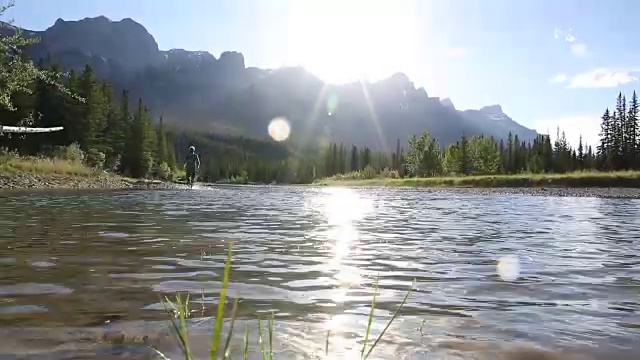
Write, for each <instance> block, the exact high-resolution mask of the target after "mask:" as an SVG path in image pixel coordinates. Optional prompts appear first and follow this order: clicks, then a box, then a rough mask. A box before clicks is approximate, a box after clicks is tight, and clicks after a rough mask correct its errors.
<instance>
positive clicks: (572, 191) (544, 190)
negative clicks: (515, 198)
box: [358, 186, 640, 199]
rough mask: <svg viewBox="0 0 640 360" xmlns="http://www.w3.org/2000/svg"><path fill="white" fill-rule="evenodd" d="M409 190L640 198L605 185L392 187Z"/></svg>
mask: <svg viewBox="0 0 640 360" xmlns="http://www.w3.org/2000/svg"><path fill="white" fill-rule="evenodd" d="M358 188H380V187H379V186H370V187H369V186H362V187H358ZM391 188H392V189H403V190H408V191H421V192H425V193H443V192H446V193H457V194H476V195H530V196H557V197H591V198H619V199H640V189H639V188H617V187H616V188H604V187H584V188H577V187H576V188H569V187H529V188H526V187H523V188H515V187H508V188H507V187H505V188H485V187H391Z"/></svg>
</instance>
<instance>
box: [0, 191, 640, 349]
mask: <svg viewBox="0 0 640 360" xmlns="http://www.w3.org/2000/svg"><path fill="white" fill-rule="evenodd" d="M639 205H640V202H638V201H636V200H624V199H597V198H566V197H565V198H553V197H527V196H520V195H472V194H468V195H465V194H463V193H460V192H456V193H448V192H444V191H442V192H423V191H418V190H411V189H359V190H350V189H332V188H310V187H219V188H215V189H204V190H198V191H195V190H194V191H154V192H151V191H137V192H122V191H111V192H90V193H83V192H73V191H69V192H44V191H43V192H35V193H31V194H25V195H15V196H12V197H7V198H3V203H0V219H2V220H1V222H2V224H3V226H4V228H5V229H8V230H6V231H4V232H2V233H0V270H2V277H0V319H2V322H1V324H2V325H0V330H3V329H6V330H7V331H8V332H7V333H6V334H3V335H2V336H3V339H9V340H8V341H6V346H5V344H4V343H3V344H2V345H0V357H2V354H3V353H10V354H20V353H26V351H27V349H30V350H29V351H32V352H31V353H33V351H35V350H34V348H37V347H38V346H36V345H37V344H35V343H32V344H31V348H30V347H29V346H26V345H24V344H27V343H28V341H27V340H26V339H27V338H28V337H29V336H40V338H39V339H40V341H39V342H38V343H42V344H43V345H42V346H41V350H39V351H45V349H46V348H48V349H49V351H50V352H51V356H52V358H56V357H55V356H58V355H53V353H56V350H55V349H59V350H60V351H67V350H68V349H70V348H73V346H75V347H76V350H77V351H85V350H86V349H88V348H84V347H83V346H85V345H86V344H87V339H86V336H89V335H86V334H85V333H84V332H83V331H89V330H88V329H89V328H91V329H93V330H91V331H94V330H95V329H99V331H107V330H106V327H108V326H111V325H107V324H118V326H122V327H135V330H131V329H130V331H133V332H134V333H145V334H149V333H154V331H156V332H157V328H158V326H160V325H158V324H159V322H158V321H159V320H164V319H165V318H166V314H165V313H164V312H163V311H159V310H162V309H163V306H162V305H161V304H160V302H159V299H160V296H161V295H165V294H170V293H174V292H188V293H190V294H191V299H192V302H193V303H194V304H195V305H194V306H195V307H204V308H203V309H202V311H203V313H202V314H201V315H199V316H200V318H199V319H194V320H193V321H194V322H196V323H197V324H199V325H197V326H195V328H194V331H193V336H194V337H196V338H197V337H199V336H201V337H203V338H207V336H206V335H205V334H206V333H207V331H210V327H209V328H208V327H207V326H204V325H203V324H205V323H206V324H209V323H210V320H209V321H208V322H207V318H206V316H209V315H211V314H213V312H214V311H215V307H214V306H213V305H215V304H217V301H218V294H219V292H220V277H221V273H222V268H223V267H224V262H225V259H226V249H227V246H228V245H229V244H230V243H232V244H233V252H234V256H233V262H232V273H231V287H230V289H229V296H230V297H231V298H234V297H239V298H241V299H242V300H241V302H240V308H239V310H238V311H239V313H240V320H239V322H246V323H248V324H253V323H254V322H255V320H256V319H257V317H258V316H265V315H266V314H269V313H271V312H273V313H274V315H275V316H276V318H277V319H278V321H277V327H278V329H277V330H278V331H277V336H278V337H279V339H280V340H279V341H278V345H277V347H278V353H279V354H282V355H283V356H284V357H285V358H286V357H287V355H286V354H290V356H289V358H315V357H316V356H318V354H322V353H323V351H324V340H325V339H324V337H325V336H326V332H327V330H331V332H332V334H333V337H332V338H331V341H332V345H333V349H334V350H332V351H333V354H334V355H335V356H337V357H340V356H350V355H349V354H352V352H353V351H354V350H353V349H359V347H360V346H361V344H360V343H359V341H361V335H362V333H363V329H364V328H365V327H366V320H367V319H366V318H367V316H368V314H369V310H370V309H369V306H370V303H371V299H372V294H373V288H374V286H375V284H376V281H377V286H378V288H379V291H378V295H377V298H376V303H377V310H376V312H375V314H376V316H379V317H380V318H379V319H377V320H376V322H375V325H374V327H375V329H374V333H375V332H379V331H381V328H382V327H383V326H384V321H385V320H386V319H388V318H389V317H390V316H391V314H392V313H393V311H395V308H396V306H397V304H398V303H399V302H400V300H401V299H402V297H403V296H404V294H405V293H406V291H407V289H408V288H409V287H410V286H411V284H412V283H413V284H414V293H413V295H412V296H411V297H410V298H409V299H408V301H407V304H406V307H405V309H404V310H403V312H402V314H401V316H400V319H399V321H398V322H397V323H395V324H394V325H392V327H391V328H390V329H389V331H388V333H387V335H386V338H385V339H384V340H383V342H382V343H381V346H382V347H381V350H380V353H379V354H378V355H377V356H380V357H379V358H391V357H398V356H400V357H401V358H403V356H405V358H409V357H410V356H417V357H421V356H424V354H427V353H429V354H434V353H437V354H439V355H438V356H439V357H438V358H442V359H449V358H451V359H453V358H477V356H479V355H478V354H479V353H481V352H483V351H485V350H487V349H493V348H494V347H499V346H501V345H500V344H503V343H511V342H516V343H534V344H537V345H539V346H543V347H547V348H566V347H571V346H574V347H575V346H577V347H592V346H604V345H607V346H613V347H617V348H635V347H636V346H637V344H638V341H637V339H638V338H639V337H638V335H640V316H639V312H640V301H639V300H638V297H637V294H638V291H639V290H640V259H639V258H638V253H639V250H640V245H639V241H640V240H639V239H640V216H639V215H640V206H639ZM504 259H516V260H511V261H517V267H516V268H513V269H511V273H510V276H513V280H512V281H507V280H505V276H504V274H503V273H501V272H500V273H499V272H498V270H499V269H500V267H501V266H502V267H504V266H506V265H505V264H507V262H506V261H505V260H504ZM499 264H502V265H499ZM227 316H228V314H227ZM132 324H143V325H141V326H140V327H138V326H137V325H136V326H133V325H132ZM421 324H422V325H424V324H426V325H425V326H422V327H421ZM61 326H64V329H66V330H64V331H61V330H56V329H61ZM251 326H253V327H252V328H251V329H252V330H251V331H253V330H254V327H255V325H251ZM25 327H31V329H32V330H29V331H26V330H25V331H24V332H22V331H13V330H15V329H16V328H25ZM418 328H420V331H418V330H417V329H418ZM80 329H84V330H80ZM49 330H50V331H51V332H49ZM81 333H82V334H83V335H82V336H79V335H78V334H81ZM62 334H65V335H62ZM90 337H92V340H91V341H89V342H95V343H96V344H103V345H104V342H103V341H100V339H99V338H100V336H99V335H90ZM93 337H96V338H93ZM163 339H164V338H163V337H162V336H159V335H158V336H156V337H154V338H153V340H154V341H158V342H161V343H162V344H161V345H162V346H164V349H165V350H166V351H168V352H169V353H171V352H172V351H175V350H176V349H175V344H173V345H174V347H173V348H172V345H171V343H170V342H169V341H166V340H163ZM236 340H237V341H239V343H240V344H241V343H242V339H241V338H238V339H236ZM452 340H455V341H454V342H452ZM52 344H55V345H52ZM80 344H83V345H82V346H80ZM234 344H235V342H234ZM479 344H483V345H482V346H480V345H479ZM12 346H13V347H12ZM96 346H97V345H96ZM162 346H161V347H162ZM196 346H199V345H196ZM21 349H22V350H21ZM468 349H475V350H474V351H470V352H469V351H467V350H468ZM87 351H88V350H87ZM95 351H96V353H98V351H97V350H95ZM101 351H102V350H101ZM487 351H488V350H487ZM491 351H493V350H491ZM58 353H62V352H58ZM402 354H404V355H402ZM60 356H62V355H60ZM58 358H62V357H58Z"/></svg>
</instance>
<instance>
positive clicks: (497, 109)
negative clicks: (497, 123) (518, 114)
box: [480, 104, 504, 115]
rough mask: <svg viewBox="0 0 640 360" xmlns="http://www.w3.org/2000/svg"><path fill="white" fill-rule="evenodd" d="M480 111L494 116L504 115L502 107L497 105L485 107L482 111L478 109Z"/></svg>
mask: <svg viewBox="0 0 640 360" xmlns="http://www.w3.org/2000/svg"><path fill="white" fill-rule="evenodd" d="M480 111H482V112H483V113H486V114H496V115H498V114H504V112H503V111H502V106H500V105H498V104H495V105H489V106H485V107H483V108H482V109H480Z"/></svg>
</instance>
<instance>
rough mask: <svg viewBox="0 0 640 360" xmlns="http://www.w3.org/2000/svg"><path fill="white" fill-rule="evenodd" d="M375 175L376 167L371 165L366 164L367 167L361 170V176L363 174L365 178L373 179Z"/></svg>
mask: <svg viewBox="0 0 640 360" xmlns="http://www.w3.org/2000/svg"><path fill="white" fill-rule="evenodd" d="M376 175H377V173H376V169H374V168H373V167H372V166H371V165H367V167H365V168H364V170H362V176H364V178H365V179H373V178H375V177H376Z"/></svg>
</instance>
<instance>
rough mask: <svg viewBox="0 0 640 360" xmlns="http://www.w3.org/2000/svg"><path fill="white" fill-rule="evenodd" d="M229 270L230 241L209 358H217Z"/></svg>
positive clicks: (213, 359) (212, 359)
mask: <svg viewBox="0 0 640 360" xmlns="http://www.w3.org/2000/svg"><path fill="white" fill-rule="evenodd" d="M230 270H231V243H230V244H229V252H228V254H227V261H226V263H225V264H224V275H223V278H222V289H221V290H220V298H219V299H218V312H217V314H216V323H215V328H214V331H213V335H212V339H211V351H210V352H209V358H210V359H211V360H217V359H218V351H219V349H220V338H221V337H222V322H223V317H224V308H225V303H226V300H227V289H228V288H229V271H230Z"/></svg>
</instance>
